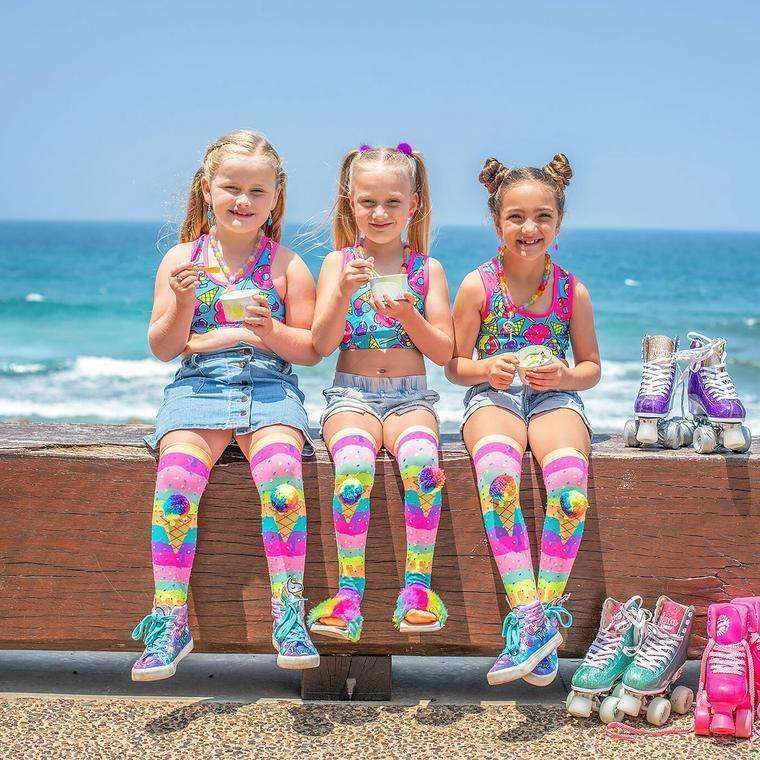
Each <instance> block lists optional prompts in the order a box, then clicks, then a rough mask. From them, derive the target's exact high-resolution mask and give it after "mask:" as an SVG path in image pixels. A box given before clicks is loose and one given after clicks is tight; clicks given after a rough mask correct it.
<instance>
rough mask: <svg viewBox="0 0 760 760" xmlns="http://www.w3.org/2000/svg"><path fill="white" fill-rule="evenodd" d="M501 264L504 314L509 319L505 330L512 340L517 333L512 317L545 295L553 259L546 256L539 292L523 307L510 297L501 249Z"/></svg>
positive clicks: (500, 280)
mask: <svg viewBox="0 0 760 760" xmlns="http://www.w3.org/2000/svg"><path fill="white" fill-rule="evenodd" d="M496 259H497V261H498V264H499V287H500V288H501V293H502V296H503V297H504V314H505V316H506V318H507V321H506V323H505V324H504V330H505V332H506V333H507V334H508V335H509V337H510V338H511V337H512V336H513V335H514V334H515V333H516V332H517V327H516V325H515V323H514V322H513V321H512V317H514V316H515V314H516V313H517V312H518V311H520V310H521V309H527V308H529V307H530V306H532V305H533V304H534V303H535V302H536V301H538V299H539V298H541V296H542V295H543V292H544V291H545V290H546V286H547V285H548V283H549V276H550V275H551V272H552V259H551V256H549V254H548V253H546V254H545V256H544V273H543V275H542V276H541V282H540V283H539V284H538V290H536V292H535V293H534V294H533V295H532V296H531V297H530V298H529V299H528V300H527V301H526V302H525V303H524V304H523V305H522V306H517V305H516V304H515V302H514V301H513V300H512V297H511V296H510V295H509V288H508V287H507V277H506V274H505V272H504V261H503V259H502V252H501V249H499V255H498V256H497V257H496Z"/></svg>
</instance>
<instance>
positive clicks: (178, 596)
mask: <svg viewBox="0 0 760 760" xmlns="http://www.w3.org/2000/svg"><path fill="white" fill-rule="evenodd" d="M211 464H212V463H211V460H210V459H209V457H208V455H207V454H206V452H205V451H203V449H201V448H199V447H198V446H194V445H193V444H180V443H177V444H173V445H171V446H166V447H165V448H164V449H163V451H162V452H161V456H160V458H159V460H158V473H157V476H156V493H155V496H154V499H153V519H152V526H151V553H152V555H153V578H154V580H155V584H156V590H155V596H154V599H153V604H154V606H156V607H158V606H165V607H177V606H179V605H182V604H186V603H187V588H188V584H189V583H190V571H191V570H192V568H193V559H194V558H195V544H196V541H197V538H198V504H199V502H200V500H201V495H202V494H203V491H204V490H205V488H206V485H207V484H208V478H209V474H210V472H211Z"/></svg>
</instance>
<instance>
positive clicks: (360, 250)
mask: <svg viewBox="0 0 760 760" xmlns="http://www.w3.org/2000/svg"><path fill="white" fill-rule="evenodd" d="M354 250H355V251H356V253H357V254H358V255H359V258H360V259H365V260H366V258H367V252H366V251H365V250H364V246H363V245H362V240H361V238H359V240H357V241H356V244H355V245H354ZM411 253H412V249H411V248H410V247H409V243H404V252H403V253H402V254H401V272H399V274H406V273H407V267H408V264H409V257H410V255H411ZM375 275H377V276H378V277H379V276H380V273H379V272H378V271H377V270H375Z"/></svg>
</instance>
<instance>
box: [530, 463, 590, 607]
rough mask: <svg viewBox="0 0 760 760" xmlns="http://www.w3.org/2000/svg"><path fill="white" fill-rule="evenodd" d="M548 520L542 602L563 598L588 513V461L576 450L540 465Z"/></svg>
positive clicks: (541, 575)
mask: <svg viewBox="0 0 760 760" xmlns="http://www.w3.org/2000/svg"><path fill="white" fill-rule="evenodd" d="M541 469H542V470H543V473H544V483H545V485H546V518H545V519H544V532H543V534H542V536H541V564H540V567H539V571H538V593H539V596H540V598H541V601H542V602H549V601H551V600H552V599H556V598H557V597H559V596H561V595H562V592H563V591H564V590H565V586H566V585H567V579H568V577H569V575H570V570H571V569H572V567H573V562H574V561H575V557H576V555H577V554H578V549H579V548H580V545H581V538H582V536H583V528H584V526H585V522H586V511H587V510H588V496H587V486H588V460H587V459H586V457H585V455H584V454H582V453H581V452H580V451H578V450H577V449H557V450H556V451H552V452H551V453H550V454H547V455H546V456H545V457H544V460H543V462H541Z"/></svg>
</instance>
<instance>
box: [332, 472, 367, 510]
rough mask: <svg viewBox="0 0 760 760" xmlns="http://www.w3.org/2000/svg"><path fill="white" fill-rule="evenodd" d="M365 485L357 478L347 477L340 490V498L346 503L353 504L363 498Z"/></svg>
mask: <svg viewBox="0 0 760 760" xmlns="http://www.w3.org/2000/svg"><path fill="white" fill-rule="evenodd" d="M363 493H364V486H363V485H362V484H361V482H360V481H358V480H357V479H356V478H346V479H345V480H344V481H343V483H342V484H341V486H340V490H339V491H338V498H339V499H340V500H341V501H342V502H343V503H344V504H346V505H348V506H352V505H354V504H356V503H357V502H358V501H359V499H361V497H362V494H363Z"/></svg>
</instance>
